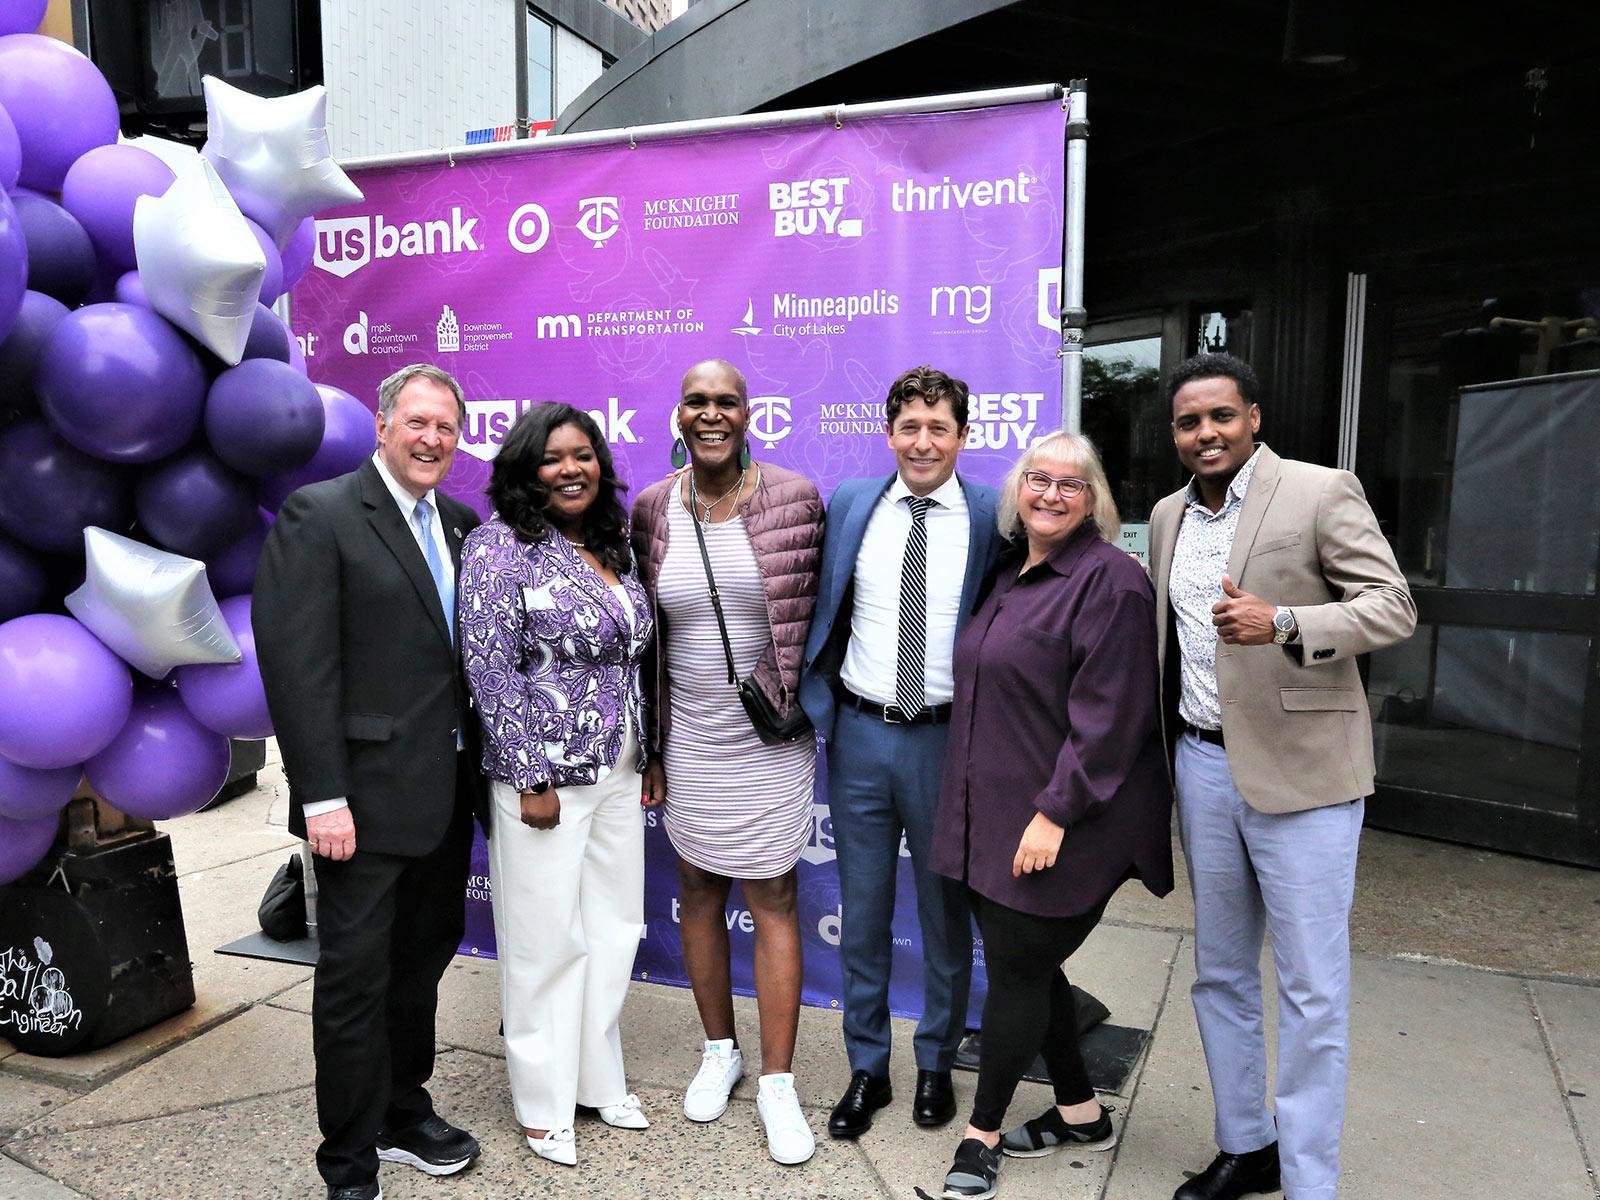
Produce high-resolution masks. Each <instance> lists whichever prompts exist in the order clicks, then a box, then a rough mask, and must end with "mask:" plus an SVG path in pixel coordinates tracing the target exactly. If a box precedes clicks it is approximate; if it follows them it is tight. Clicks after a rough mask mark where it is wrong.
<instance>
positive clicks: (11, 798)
mask: <svg viewBox="0 0 1600 1200" xmlns="http://www.w3.org/2000/svg"><path fill="white" fill-rule="evenodd" d="M81 778H83V768H81V767H80V766H78V765H77V764H76V763H74V764H73V765H72V766H70V767H58V768H57V769H56V770H54V771H35V770H34V769H33V768H32V767H19V766H17V764H16V763H14V762H12V761H11V760H10V759H9V758H0V817H10V818H12V819H13V820H16V821H34V820H37V819H39V818H40V817H52V816H54V815H55V814H56V813H58V812H60V811H61V810H62V809H63V808H65V807H66V806H67V801H68V800H71V799H72V793H73V792H75V791H77V790H78V780H79V779H81Z"/></svg>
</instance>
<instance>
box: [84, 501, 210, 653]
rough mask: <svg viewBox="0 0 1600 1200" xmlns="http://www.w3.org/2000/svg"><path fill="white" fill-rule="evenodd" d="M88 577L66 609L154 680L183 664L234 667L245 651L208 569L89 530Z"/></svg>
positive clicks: (86, 544)
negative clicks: (208, 577) (213, 590)
mask: <svg viewBox="0 0 1600 1200" xmlns="http://www.w3.org/2000/svg"><path fill="white" fill-rule="evenodd" d="M83 548H84V554H85V556H86V558H87V560H88V574H87V576H86V577H85V579H84V581H83V586H82V587H80V588H79V589H78V590H77V591H75V592H73V593H72V594H71V595H70V596H68V597H67V609H68V611H70V612H71V613H72V615H73V616H75V617H77V618H78V620H79V621H81V622H83V624H84V625H85V626H86V627H87V628H88V629H89V631H90V632H91V633H93V634H94V635H95V637H97V638H99V639H100V640H101V641H102V642H104V643H105V644H106V645H107V646H109V647H110V648H111V649H112V650H113V651H114V652H115V653H116V654H117V655H118V656H119V657H121V658H122V659H123V660H124V661H125V662H127V663H128V664H130V665H131V666H133V667H136V668H137V669H138V670H140V671H143V672H144V673H145V674H146V675H148V676H150V678H152V679H162V678H164V677H165V676H166V674H167V673H168V672H169V671H171V670H172V668H173V667H177V666H182V665H184V664H185V663H236V662H238V661H240V658H241V655H240V653H239V643H238V642H236V641H234V640H233V633H232V632H231V631H230V630H229V629H228V623H227V622H226V621H225V620H223V617H222V611H221V610H220V609H219V608H218V607H217V601H216V598H215V597H214V596H212V594H211V585H210V584H209V583H207V582H206V567H205V564H204V563H202V562H197V561H196V560H195V559H192V558H184V557H183V556H182V555H179V554H168V553H167V552H166V551H165V550H157V549H156V548H155V547H154V546H146V545H145V544H144V543H143V542H136V541H134V540H133V539H132V538H125V537H121V536H119V535H118V534H115V533H109V532H107V531H106V530H104V529H100V528H97V527H96V526H93V525H90V526H89V527H88V528H86V529H85V530H84V531H83Z"/></svg>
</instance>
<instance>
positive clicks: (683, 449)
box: [672, 437, 689, 471]
mask: <svg viewBox="0 0 1600 1200" xmlns="http://www.w3.org/2000/svg"><path fill="white" fill-rule="evenodd" d="M688 465H689V447H687V446H685V445H684V444H683V439H682V438H681V437H680V438H679V439H678V440H677V441H675V442H673V443H672V469H673V470H674V471H681V470H683V468H684V467H686V466H688Z"/></svg>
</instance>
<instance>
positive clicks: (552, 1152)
mask: <svg viewBox="0 0 1600 1200" xmlns="http://www.w3.org/2000/svg"><path fill="white" fill-rule="evenodd" d="M528 1149H530V1150H532V1151H533V1152H534V1153H535V1154H537V1155H538V1156H539V1157H540V1158H548V1159H549V1160H550V1161H551V1162H553V1163H560V1164H561V1165H562V1166H564V1167H575V1166H577V1165H578V1143H577V1137H576V1135H574V1134H573V1132H572V1130H570V1129H552V1130H551V1131H550V1132H549V1133H547V1134H545V1135H544V1136H543V1137H542V1138H536V1137H534V1136H533V1135H532V1134H531V1133H530V1134H528Z"/></svg>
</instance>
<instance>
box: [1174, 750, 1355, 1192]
mask: <svg viewBox="0 0 1600 1200" xmlns="http://www.w3.org/2000/svg"><path fill="white" fill-rule="evenodd" d="M1177 783H1178V824H1179V831H1180V833H1181V835H1182V838H1183V850H1184V855H1185V856H1186V857H1187V859H1188V860H1189V877H1190V881H1191V884H1192V886H1193V888H1194V910H1195V949H1194V958H1195V972H1196V978H1195V984H1194V987H1193V988H1192V989H1191V992H1190V995H1191V997H1192V999H1193V1001H1194V1013H1195V1019H1196V1021H1197V1022H1198V1023H1199V1026H1200V1041H1201V1043H1202V1045H1203V1046H1204V1047H1205V1054H1206V1065H1207V1067H1208V1068H1209V1069H1210V1072H1211V1094H1212V1098H1213V1100H1214V1102H1215V1104H1216V1113H1217V1126H1216V1138H1217V1146H1218V1147H1219V1148H1220V1149H1222V1150H1223V1151H1225V1152H1226V1153H1229V1154H1244V1153H1247V1152H1248V1151H1251V1150H1259V1149H1260V1148H1261V1147H1262V1146H1265V1145H1267V1144H1268V1143H1269V1142H1271V1141H1272V1140H1273V1138H1277V1140H1278V1157H1279V1161H1280V1163H1281V1165H1282V1172H1283V1188H1284V1194H1285V1196H1287V1197H1288V1198H1289V1200H1332V1198H1333V1197H1334V1196H1335V1195H1336V1194H1337V1191H1338V1182H1339V1138H1340V1134H1341V1133H1342V1131H1343V1127H1344V1104H1345V1076H1346V1072H1347V1066H1348V1062H1349V1025H1350V1021H1349V1016H1350V904H1351V901H1352V899H1353V898H1354V895H1355V878H1356V849H1357V845H1358V843H1359V842H1360V839H1361V818H1362V814H1363V812H1364V811H1365V808H1366V802H1365V800H1356V801H1355V802H1353V803H1350V804H1335V805H1330V806H1329V807H1326V808H1314V809H1308V810H1306V811H1304V812H1296V813H1278V814H1269V813H1261V812H1257V811H1256V810H1255V809H1253V808H1251V807H1250V806H1249V805H1248V804H1247V803H1245V800H1244V797H1243V796H1241V795H1239V790H1238V789H1237V788H1236V787H1234V784H1233V775H1232V773H1231V772H1230V771H1229V770H1228V756H1227V752H1226V751H1225V750H1224V749H1223V748H1222V747H1220V746H1213V745H1210V744H1209V743H1206V742H1202V741H1201V740H1200V739H1199V738H1197V737H1195V736H1194V735H1193V734H1187V733H1186V734H1184V735H1183V736H1182V737H1181V738H1179V739H1178V756H1177ZM1267 929H1270V930H1271V932H1272V959H1273V963H1274V964H1275V966H1276V968H1277V975H1278V1077H1277V1086H1276V1088H1275V1090H1274V1102H1275V1103H1274V1107H1275V1108H1276V1110H1277V1120H1276V1127H1274V1120H1273V1111H1272V1109H1269V1108H1268V1107H1267V1053H1266V1041H1265V1037H1264V1034H1263V1030H1262V1015H1261V1014H1262V1008H1261V939H1262V934H1263V931H1264V930H1267Z"/></svg>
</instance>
